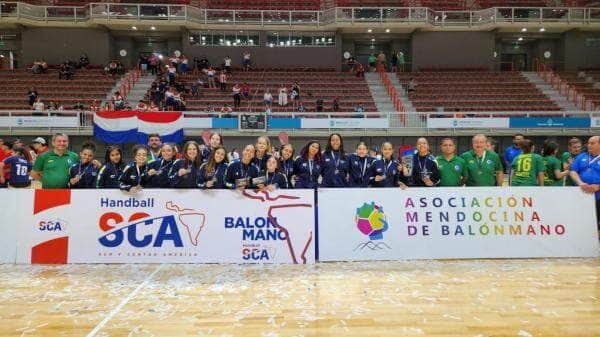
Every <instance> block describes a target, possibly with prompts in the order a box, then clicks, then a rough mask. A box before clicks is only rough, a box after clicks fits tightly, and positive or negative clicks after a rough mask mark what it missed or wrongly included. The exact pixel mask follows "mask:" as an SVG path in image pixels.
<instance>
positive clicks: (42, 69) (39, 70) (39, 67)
mask: <svg viewBox="0 0 600 337" xmlns="http://www.w3.org/2000/svg"><path fill="white" fill-rule="evenodd" d="M47 70H48V63H46V61H44V60H35V61H34V62H33V66H32V67H31V71H32V72H33V73H34V74H45V73H46V71H47Z"/></svg>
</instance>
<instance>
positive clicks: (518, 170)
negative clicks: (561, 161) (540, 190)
mask: <svg viewBox="0 0 600 337" xmlns="http://www.w3.org/2000/svg"><path fill="white" fill-rule="evenodd" d="M520 146H521V148H522V152H521V153H520V154H518V155H517V156H516V157H515V158H514V159H513V161H512V163H511V167H510V168H511V170H510V177H509V179H508V184H509V185H510V186H544V171H545V169H544V160H543V159H542V157H541V156H540V155H539V154H537V153H534V150H535V146H534V145H533V142H532V141H531V139H523V140H521V142H520Z"/></svg>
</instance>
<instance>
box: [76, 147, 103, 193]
mask: <svg viewBox="0 0 600 337" xmlns="http://www.w3.org/2000/svg"><path fill="white" fill-rule="evenodd" d="M95 152H96V145H95V144H94V143H90V142H86V143H84V144H83V146H82V147H81V152H79V163H75V164H73V165H71V168H70V169H69V188H73V189H76V188H77V189H78V188H95V187H96V180H97V179H98V169H97V168H95V167H94V164H93V163H92V162H93V160H94V153H95Z"/></svg>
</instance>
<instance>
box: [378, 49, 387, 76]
mask: <svg viewBox="0 0 600 337" xmlns="http://www.w3.org/2000/svg"><path fill="white" fill-rule="evenodd" d="M377 64H378V65H379V66H380V67H381V68H382V69H383V71H385V69H386V68H387V60H386V57H385V53H384V52H383V50H382V51H380V52H379V55H377Z"/></svg>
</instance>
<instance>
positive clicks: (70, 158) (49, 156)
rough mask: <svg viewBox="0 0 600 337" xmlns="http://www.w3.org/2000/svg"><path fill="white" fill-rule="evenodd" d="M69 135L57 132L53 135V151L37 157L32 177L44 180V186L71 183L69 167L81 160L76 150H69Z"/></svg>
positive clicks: (62, 186)
mask: <svg viewBox="0 0 600 337" xmlns="http://www.w3.org/2000/svg"><path fill="white" fill-rule="evenodd" d="M68 146H69V136H67V135H66V134H64V133H57V134H55V135H54V136H53V137H52V151H48V152H45V153H43V154H42V155H40V156H39V157H37V159H36V160H35V164H33V170H32V171H31V177H32V178H34V179H36V180H40V179H41V181H42V188H44V189H47V188H67V187H68V184H69V168H70V167H71V165H73V164H75V163H77V162H79V156H78V155H77V154H76V153H75V152H71V151H69V150H67V147H68Z"/></svg>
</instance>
